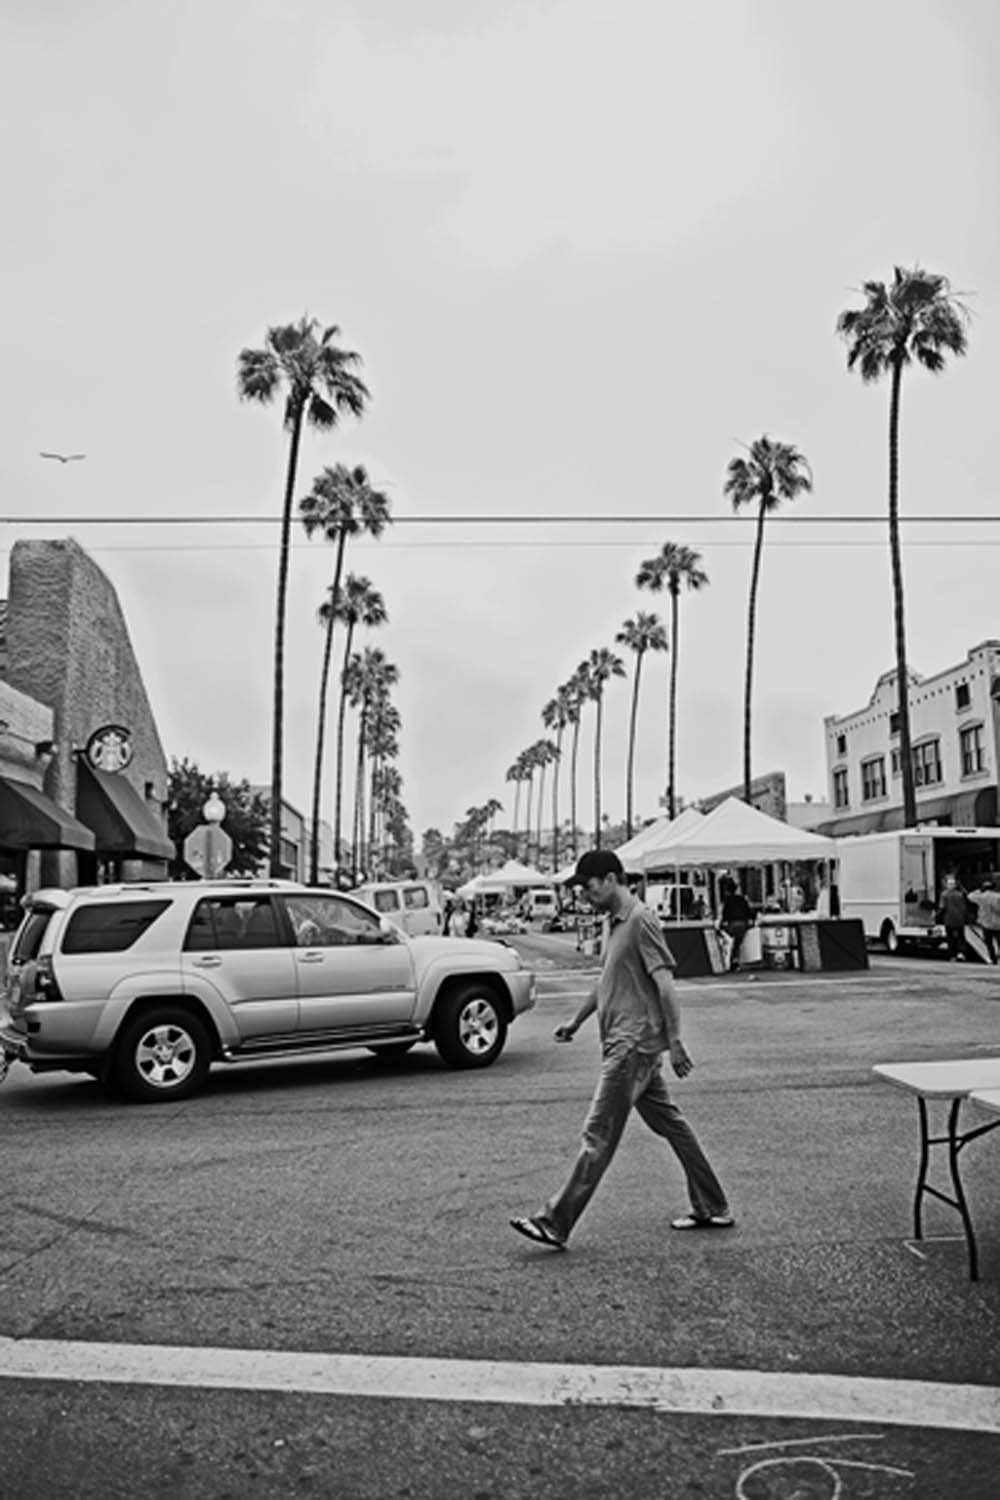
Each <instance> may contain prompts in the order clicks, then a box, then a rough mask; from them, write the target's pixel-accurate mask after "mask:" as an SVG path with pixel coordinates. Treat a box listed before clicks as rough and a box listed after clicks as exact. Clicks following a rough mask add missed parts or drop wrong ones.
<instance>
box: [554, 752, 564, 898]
mask: <svg viewBox="0 0 1000 1500" xmlns="http://www.w3.org/2000/svg"><path fill="white" fill-rule="evenodd" d="M563 729H564V726H563V725H562V724H560V725H559V728H558V730H557V731H556V764H555V769H554V770H553V772H552V873H553V875H554V874H555V872H556V871H557V870H558V868H559V772H560V770H561V769H562V741H563Z"/></svg>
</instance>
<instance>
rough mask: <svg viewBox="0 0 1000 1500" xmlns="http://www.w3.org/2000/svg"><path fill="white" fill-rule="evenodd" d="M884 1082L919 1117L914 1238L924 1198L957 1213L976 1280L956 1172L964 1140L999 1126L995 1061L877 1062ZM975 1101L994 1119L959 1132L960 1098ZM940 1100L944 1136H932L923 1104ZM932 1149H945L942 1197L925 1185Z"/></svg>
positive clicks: (999, 1060)
mask: <svg viewBox="0 0 1000 1500" xmlns="http://www.w3.org/2000/svg"><path fill="white" fill-rule="evenodd" d="M872 1071H873V1072H874V1073H876V1074H877V1075H878V1077H879V1078H883V1079H885V1081H886V1083H891V1084H894V1085H895V1086H896V1087H897V1088H901V1089H906V1090H907V1091H908V1092H909V1093H911V1094H915V1095H916V1098H917V1108H918V1110H919V1113H920V1165H919V1167H918V1169H917V1187H916V1192H915V1194H914V1199H913V1237H914V1239H917V1240H919V1239H923V1200H924V1195H925V1194H927V1195H928V1196H929V1197H931V1198H937V1199H938V1200H939V1201H940V1202H941V1203H947V1204H948V1205H949V1206H950V1207H952V1208H955V1209H957V1210H958V1212H959V1214H960V1215H961V1219H962V1227H963V1228H964V1230H965V1243H966V1246H967V1248H968V1252H969V1277H970V1279H971V1280H972V1281H977V1280H978V1278H979V1255H978V1252H977V1249H976V1236H975V1231H974V1229H973V1227H972V1216H971V1214H970V1213H969V1205H968V1203H967V1201H966V1197H965V1190H964V1189H963V1187H962V1178H961V1175H960V1173H959V1153H960V1152H961V1150H962V1148H963V1147H964V1146H967V1145H968V1143H969V1141H974V1140H975V1139H976V1137H977V1136H980V1135H986V1134H987V1133H988V1132H989V1131H991V1130H996V1129H997V1128H998V1127H1000V1057H971V1058H960V1059H958V1060H956V1061H953V1062H904V1063H878V1064H877V1065H876V1066H875V1067H874V1068H873V1070H872ZM969 1098H974V1100H975V1102H976V1103H977V1104H979V1105H981V1106H982V1107H984V1108H985V1109H987V1110H989V1111H992V1112H994V1113H995V1114H996V1115H997V1116H998V1118H997V1119H994V1120H990V1121H988V1122H987V1123H986V1124H985V1125H977V1126H975V1127H974V1128H973V1129H971V1130H965V1131H961V1130H959V1113H960V1111H961V1107H962V1101H963V1100H964V1099H969ZM931 1099H942V1100H947V1101H948V1102H949V1105H950V1108H949V1110H948V1125H947V1134H945V1135H937V1136H933V1135H931V1134H930V1132H929V1129H928V1119H927V1101H928V1100H931ZM932 1146H947V1148H948V1170H949V1173H950V1176H951V1185H952V1193H951V1194H948V1193H943V1192H941V1191H940V1189H938V1188H936V1187H932V1186H931V1185H930V1184H929V1183H928V1181H927V1169H928V1165H929V1162H930V1148H931V1147H932Z"/></svg>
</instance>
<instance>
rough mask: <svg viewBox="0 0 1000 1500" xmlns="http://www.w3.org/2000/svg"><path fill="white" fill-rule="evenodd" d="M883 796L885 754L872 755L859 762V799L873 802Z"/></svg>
mask: <svg viewBox="0 0 1000 1500" xmlns="http://www.w3.org/2000/svg"><path fill="white" fill-rule="evenodd" d="M884 796H885V756H884V755H873V756H872V758H871V760H863V761H862V762H861V800H862V802H874V800H875V799H876V797H884Z"/></svg>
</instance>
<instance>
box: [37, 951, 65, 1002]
mask: <svg viewBox="0 0 1000 1500" xmlns="http://www.w3.org/2000/svg"><path fill="white" fill-rule="evenodd" d="M35 996H36V998H37V999H38V1000H61V999H62V991H61V990H60V988H59V986H58V984H57V983H56V976H55V972H54V970H53V968H52V959H51V958H48V957H46V958H39V959H38V960H36V963H35Z"/></svg>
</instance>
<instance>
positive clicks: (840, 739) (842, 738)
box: [837, 734, 847, 755]
mask: <svg viewBox="0 0 1000 1500" xmlns="http://www.w3.org/2000/svg"><path fill="white" fill-rule="evenodd" d="M837 754H838V755H846V754H847V735H846V734H838V735H837Z"/></svg>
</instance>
